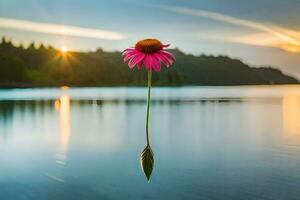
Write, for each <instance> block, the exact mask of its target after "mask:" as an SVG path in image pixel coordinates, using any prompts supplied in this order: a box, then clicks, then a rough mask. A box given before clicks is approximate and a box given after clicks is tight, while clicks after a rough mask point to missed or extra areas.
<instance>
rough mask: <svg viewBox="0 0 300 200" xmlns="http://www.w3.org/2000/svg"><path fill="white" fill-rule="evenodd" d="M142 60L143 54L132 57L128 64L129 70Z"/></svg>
mask: <svg viewBox="0 0 300 200" xmlns="http://www.w3.org/2000/svg"><path fill="white" fill-rule="evenodd" d="M144 58H145V54H144V53H139V54H136V56H135V57H133V58H132V59H131V60H130V61H129V63H128V66H129V68H130V69H132V68H133V67H134V66H135V65H136V64H137V63H139V62H141V61H142V60H143V59H144Z"/></svg>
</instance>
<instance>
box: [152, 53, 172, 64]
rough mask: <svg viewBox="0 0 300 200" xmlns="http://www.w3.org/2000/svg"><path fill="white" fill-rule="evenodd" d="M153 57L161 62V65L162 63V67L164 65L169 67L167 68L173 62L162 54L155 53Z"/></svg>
mask: <svg viewBox="0 0 300 200" xmlns="http://www.w3.org/2000/svg"><path fill="white" fill-rule="evenodd" d="M154 55H155V57H156V58H157V59H158V60H159V61H161V62H162V63H164V65H166V66H167V67H169V66H170V65H171V64H172V62H173V60H172V59H170V58H168V57H167V56H165V55H164V54H160V53H155V54H154Z"/></svg>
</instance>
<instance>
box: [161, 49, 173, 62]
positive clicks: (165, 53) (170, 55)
mask: <svg viewBox="0 0 300 200" xmlns="http://www.w3.org/2000/svg"><path fill="white" fill-rule="evenodd" d="M158 53H161V54H164V55H166V56H168V57H171V58H173V59H174V60H175V59H176V58H175V56H174V55H173V54H171V53H169V52H167V51H164V50H160V51H158Z"/></svg>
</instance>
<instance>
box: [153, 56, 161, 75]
mask: <svg viewBox="0 0 300 200" xmlns="http://www.w3.org/2000/svg"><path fill="white" fill-rule="evenodd" d="M152 59H153V67H152V68H153V69H154V71H155V72H159V71H160V68H161V64H160V60H159V59H157V58H156V56H155V54H153V55H152Z"/></svg>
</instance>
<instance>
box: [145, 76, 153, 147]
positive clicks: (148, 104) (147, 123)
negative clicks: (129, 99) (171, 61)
mask: <svg viewBox="0 0 300 200" xmlns="http://www.w3.org/2000/svg"><path fill="white" fill-rule="evenodd" d="M151 79H152V70H150V71H149V72H148V97H147V117H146V139H147V145H148V146H149V145H150V142H149V113H150V101H151Z"/></svg>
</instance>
